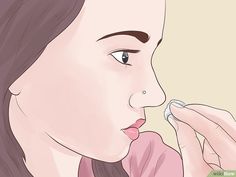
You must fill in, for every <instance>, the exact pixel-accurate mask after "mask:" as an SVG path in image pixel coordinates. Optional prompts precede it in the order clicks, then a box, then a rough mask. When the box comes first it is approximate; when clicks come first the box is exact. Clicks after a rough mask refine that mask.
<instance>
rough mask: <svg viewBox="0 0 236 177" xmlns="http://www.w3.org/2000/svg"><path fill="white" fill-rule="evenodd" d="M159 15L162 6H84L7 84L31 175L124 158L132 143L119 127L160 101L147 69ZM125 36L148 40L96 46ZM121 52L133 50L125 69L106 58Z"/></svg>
mask: <svg viewBox="0 0 236 177" xmlns="http://www.w3.org/2000/svg"><path fill="white" fill-rule="evenodd" d="M124 4H125V5H124ZM97 7H99V8H97ZM114 7H115V8H114ZM147 9H148V10H147ZM144 11H145V13H144ZM164 11H165V2H164V0H151V1H149V2H148V3H147V2H145V1H133V0H132V1H124V2H122V1H115V0H113V1H111V0H102V1H93V0H86V1H85V4H84V6H83V8H82V11H81V13H80V14H79V16H78V17H77V18H76V19H75V20H74V21H73V23H72V24H71V25H70V26H69V27H68V28H67V29H66V30H65V31H63V32H62V33H61V34H60V35H59V36H58V37H57V38H56V39H55V40H53V41H52V42H51V43H50V44H49V45H48V46H47V48H46V50H45V51H44V53H43V54H42V55H41V56H40V57H39V59H38V60H37V61H36V62H35V63H34V64H33V65H32V66H31V67H30V68H29V69H28V70H26V71H25V72H24V73H23V74H22V75H21V76H20V77H19V78H18V79H17V80H16V81H15V82H14V83H13V84H12V85H11V86H10V88H9V90H10V91H11V93H12V94H13V96H12V97H11V101H10V115H9V117H10V124H11V128H12V131H13V133H14V135H15V136H16V138H17V140H18V142H19V143H20V145H21V147H22V149H23V150H24V152H25V154H26V166H27V167H28V169H29V171H30V172H31V173H32V174H33V175H34V176H36V177H39V176H40V177H41V176H42V177H43V176H71V177H73V176H74V177H75V176H77V170H78V165H79V163H80V160H81V157H82V155H83V156H88V157H90V158H94V159H99V160H103V161H107V162H116V161H119V160H121V159H123V158H124V157H125V156H126V155H127V154H128V151H129V147H130V144H131V142H132V140H131V139H130V138H129V137H128V136H127V135H126V134H124V133H123V131H122V130H121V129H123V128H127V127H129V126H130V125H132V124H133V123H135V122H136V120H137V119H140V118H143V119H145V118H146V117H145V112H144V108H145V107H148V106H159V105H161V104H163V103H164V101H165V93H164V92H163V90H162V88H161V86H160V84H159V83H158V80H157V77H156V75H155V72H154V70H153V67H152V55H153V52H154V50H155V48H156V47H157V45H158V43H159V41H160V39H161V38H162V33H163V24H164V15H165V13H164ZM131 12H132V13H131ZM108 14H109V18H107V16H108ZM147 19H148V20H147ZM149 19H155V23H153V20H149ZM130 30H135V31H143V32H145V33H147V34H148V35H149V36H150V39H149V41H148V42H146V43H143V42H140V41H139V40H138V39H137V38H135V37H133V36H128V35H118V36H113V37H109V38H106V39H102V40H99V41H97V40H98V39H99V38H101V37H103V36H105V35H108V34H111V33H115V32H120V31H130ZM121 49H122V50H123V49H131V50H139V52H138V53H128V54H129V60H128V63H129V64H131V65H125V64H122V63H121V62H120V61H118V60H121V58H115V57H113V56H112V55H111V54H112V53H114V52H116V51H118V50H119V51H120V50H121ZM143 90H145V91H146V94H143V93H142V91H143ZM68 164H69V165H68ZM48 167H50V168H48ZM45 169H47V170H45Z"/></svg>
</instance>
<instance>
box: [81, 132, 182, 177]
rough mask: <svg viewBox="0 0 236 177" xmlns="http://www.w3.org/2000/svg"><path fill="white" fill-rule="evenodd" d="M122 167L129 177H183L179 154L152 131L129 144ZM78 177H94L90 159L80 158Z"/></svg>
mask: <svg viewBox="0 0 236 177" xmlns="http://www.w3.org/2000/svg"><path fill="white" fill-rule="evenodd" d="M122 165H123V168H124V169H125V171H126V172H127V173H128V175H129V177H183V166H182V159H181V157H180V155H179V153H178V152H177V151H176V150H174V149H172V148H171V147H169V146H168V145H166V144H164V143H163V141H162V138H161V136H160V135H159V134H158V133H156V132H152V131H146V132H142V133H140V136H139V138H138V139H136V140H135V141H133V142H132V143H131V146H130V151H129V153H128V155H127V156H126V157H125V158H124V159H123V160H122ZM79 177H94V175H93V171H92V165H91V159H89V158H87V157H82V159H81V163H80V167H79Z"/></svg>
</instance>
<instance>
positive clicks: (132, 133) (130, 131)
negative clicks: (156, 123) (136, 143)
mask: <svg viewBox="0 0 236 177" xmlns="http://www.w3.org/2000/svg"><path fill="white" fill-rule="evenodd" d="M144 123H145V119H138V120H137V121H136V122H135V123H134V124H132V125H131V126H129V127H128V128H125V129H122V131H123V132H124V133H125V134H126V135H127V136H128V137H129V138H130V139H131V140H135V139H137V138H138V137H139V128H140V127H141V126H142V125H143V124H144Z"/></svg>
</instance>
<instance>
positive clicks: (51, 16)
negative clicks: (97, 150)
mask: <svg viewBox="0 0 236 177" xmlns="http://www.w3.org/2000/svg"><path fill="white" fill-rule="evenodd" d="M83 4H84V0H45V1H41V0H1V1H0V176H1V177H32V174H30V172H29V171H28V169H27V168H26V166H25V163H24V161H25V154H24V152H23V150H22V148H21V147H20V145H19V143H18V142H17V140H16V138H15V137H14V135H13V132H12V130H11V127H10V123H9V102H10V98H11V93H10V91H9V87H10V85H11V84H12V83H13V82H14V81H15V80H16V79H17V78H18V77H20V76H21V75H22V74H23V73H24V72H25V71H26V70H27V69H28V68H29V67H30V66H31V65H32V64H33V63H34V62H35V61H36V60H37V59H38V58H39V56H40V55H41V54H42V52H43V51H44V49H45V48H46V47H47V45H48V44H49V43H50V42H51V41H52V40H53V39H54V38H55V37H57V36H58V35H59V34H60V33H61V32H63V31H64V30H65V29H66V28H67V27H68V26H69V25H70V24H71V23H72V21H73V20H74V19H75V18H76V17H77V15H78V14H79V12H80V10H81V8H82V6H83ZM92 168H93V172H94V176H95V177H111V176H112V177H128V174H127V173H126V172H125V170H124V169H123V167H122V163H121V161H119V162H115V163H107V162H103V161H98V160H95V159H92Z"/></svg>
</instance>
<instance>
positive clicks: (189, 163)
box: [168, 104, 236, 177]
mask: <svg viewBox="0 0 236 177" xmlns="http://www.w3.org/2000/svg"><path fill="white" fill-rule="evenodd" d="M170 109H171V112H172V114H173V116H169V117H168V120H169V122H170V123H171V124H172V126H173V127H174V129H175V131H176V136H177V139H178V145H179V148H180V151H181V155H182V158H183V167H184V176H185V177H194V176H199V177H205V176H208V174H209V173H210V172H211V171H212V170H213V169H214V170H235V169H236V159H235V157H236V121H235V119H234V117H233V116H232V114H231V113H230V112H228V111H226V110H223V109H219V108H214V107H211V106H208V105H203V104H188V105H186V106H184V107H176V106H174V105H173V104H171V107H170ZM195 132H198V133H200V134H201V135H203V136H204V138H205V139H204V142H203V147H201V144H200V142H199V139H198V137H197V136H196V133H195ZM186 135H188V136H186Z"/></svg>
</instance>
